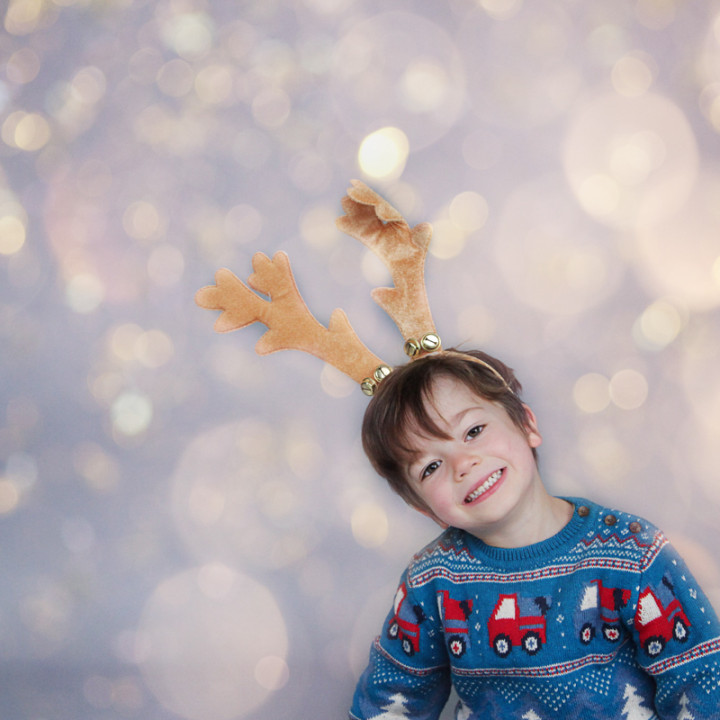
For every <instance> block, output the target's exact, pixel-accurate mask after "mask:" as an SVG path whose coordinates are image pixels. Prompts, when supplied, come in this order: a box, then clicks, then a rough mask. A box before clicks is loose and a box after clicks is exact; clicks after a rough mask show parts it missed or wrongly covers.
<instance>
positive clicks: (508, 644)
mask: <svg viewBox="0 0 720 720" xmlns="http://www.w3.org/2000/svg"><path fill="white" fill-rule="evenodd" d="M550 603H551V599H550V598H549V597H547V596H545V597H543V596H540V597H535V598H527V597H523V596H520V595H518V594H517V593H515V594H512V595H500V597H499V598H498V601H497V604H496V605H495V609H494V610H493V612H492V615H491V616H490V620H488V633H489V635H490V646H491V647H492V648H493V650H495V652H496V653H497V654H498V655H499V656H500V657H507V656H508V655H509V654H510V651H511V650H512V648H513V647H517V646H519V647H522V649H523V650H524V651H525V652H526V653H527V654H528V655H535V653H537V652H538V651H539V650H540V648H541V647H542V646H543V644H544V643H545V642H546V641H547V637H546V632H545V630H546V621H545V615H546V614H547V611H548V610H549V609H550Z"/></svg>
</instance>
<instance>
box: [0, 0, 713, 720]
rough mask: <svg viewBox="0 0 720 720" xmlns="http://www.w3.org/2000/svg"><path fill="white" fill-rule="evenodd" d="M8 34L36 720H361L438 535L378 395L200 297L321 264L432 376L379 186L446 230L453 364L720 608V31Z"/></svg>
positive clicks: (10, 352) (16, 535) (554, 463)
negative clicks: (223, 331) (365, 230)
mask: <svg viewBox="0 0 720 720" xmlns="http://www.w3.org/2000/svg"><path fill="white" fill-rule="evenodd" d="M4 7H5V9H4V10H2V22H3V27H2V30H1V31H0V348H1V350H0V363H1V365H0V368H1V373H2V375H1V377H0V386H1V387H0V577H2V582H1V583H0V716H2V717H3V718H29V719H31V720H50V719H52V720H64V719H68V720H70V719H72V720H82V719H84V718H88V719H92V720H110V719H113V720H114V719H115V718H142V720H170V719H174V718H185V719H187V720H227V719H230V718H247V719H248V720H259V719H260V718H263V719H266V718H289V719H297V720H305V719H306V718H331V717H344V716H345V713H346V711H347V707H348V706H349V703H350V698H351V695H352V692H353V689H354V684H355V681H356V678H357V676H358V674H359V673H360V672H361V670H362V668H363V667H364V663H365V660H366V657H367V652H368V648H369V644H370V642H371V640H372V638H373V637H374V635H375V634H376V633H377V632H378V631H379V628H380V623H381V621H382V619H383V617H384V615H385V613H386V611H387V610H388V609H389V607H390V603H391V601H392V597H393V593H394V590H395V584H396V582H397V579H398V577H399V575H400V573H401V571H402V569H403V568H404V566H405V564H406V562H407V560H408V558H409V557H410V555H411V554H412V553H413V552H414V551H416V550H417V549H419V547H421V546H422V545H423V544H424V543H425V542H428V541H429V540H430V539H432V538H433V537H434V536H435V534H436V528H435V527H434V526H432V524H430V522H429V521H428V520H426V519H424V518H422V517H421V516H419V515H417V514H414V513H413V512H412V511H410V510H409V509H407V508H406V507H405V506H404V505H403V504H402V503H401V502H400V501H399V500H398V499H396V498H395V497H394V496H392V495H391V494H390V492H389V491H388V490H387V489H386V488H385V487H384V486H383V483H382V482H381V481H380V480H379V479H377V478H376V477H375V476H374V475H373V473H372V472H371V470H370V469H369V467H368V465H367V463H366V461H365V459H364V457H363V454H362V450H361V447H360V444H359V437H358V435H359V433H358V429H359V424H360V421H361V417H362V413H363V409H364V407H365V405H366V399H365V397H364V396H363V395H362V393H361V392H360V391H359V389H358V388H357V387H355V386H354V385H353V384H352V383H351V382H350V381H349V380H347V379H346V378H345V377H344V376H341V375H339V374H338V373H337V372H336V371H333V370H332V369H331V368H327V367H323V364H322V363H321V362H319V361H318V360H316V359H315V358H312V357H309V356H304V355H301V354H299V353H276V354H274V355H271V356H268V357H263V358H259V357H258V356H256V355H255V353H254V351H253V346H254V343H255V342H256V341H257V339H258V338H259V337H260V336H261V334H262V332H263V329H262V328H261V327H259V326H257V325H256V326H253V327H250V328H247V329H245V330H242V331H238V332H237V333H233V334H229V335H217V334H215V333H214V332H213V330H212V325H213V322H214V320H215V315H216V313H213V312H208V311H206V310H201V309H199V308H197V307H196V306H195V305H194V302H193V296H194V294H195V292H196V290H197V289H198V288H200V287H202V286H204V285H208V284H210V283H212V280H213V275H214V272H215V270H216V269H217V268H219V267H222V266H226V267H229V268H231V269H232V270H233V271H234V272H236V273H237V274H238V275H239V276H240V277H242V278H247V277H248V275H249V274H250V273H251V271H252V267H251V257H252V255H253V253H254V252H255V251H257V250H262V251H264V252H266V253H268V254H272V253H274V252H275V251H277V250H285V251H287V252H288V253H289V255H290V256H291V259H292V262H293V266H294V269H295V274H296V278H297V281H298V284H299V286H300V288H301V291H302V293H303V295H304V296H305V298H306V299H307V301H308V304H309V305H310V307H311V308H312V309H313V311H314V312H315V314H316V315H317V316H318V318H319V319H321V321H323V322H327V318H328V316H329V314H330V312H331V311H332V310H333V308H335V307H337V306H342V307H343V308H344V309H345V310H346V311H347V313H348V315H349V317H350V320H351V322H352V323H353V324H354V326H355V327H356V329H357V330H358V332H359V334H360V335H361V337H363V338H364V339H365V341H366V343H367V344H368V345H370V347H371V348H372V349H373V350H375V352H377V353H378V354H379V355H381V356H382V357H383V358H385V359H386V360H387V361H388V362H390V363H397V362H402V361H403V354H402V341H401V339H400V338H399V337H398V335H397V333H396V330H395V329H394V328H393V327H392V325H391V323H390V321H389V320H388V319H387V318H386V317H384V316H383V314H382V312H381V311H380V309H379V308H378V307H377V306H375V305H374V303H373V302H372V301H371V299H370V290H371V289H372V288H373V287H376V286H378V285H383V284H386V283H387V282H388V278H387V275H386V272H385V270H384V268H383V267H382V266H381V265H380V263H379V262H378V261H377V260H376V259H375V258H374V257H372V256H369V257H368V255H367V253H366V251H365V249H364V248H363V247H362V246H361V245H360V244H359V243H357V242H356V241H355V240H353V239H351V238H349V237H346V236H344V235H342V234H341V233H340V232H339V231H338V230H336V228H335V224H334V222H335V218H336V217H337V216H339V215H340V214H341V209H340V198H341V197H342V196H343V194H344V193H345V190H346V188H347V187H348V184H349V180H350V179H351V178H360V179H362V180H364V181H365V182H366V183H368V184H369V185H371V186H372V187H373V188H375V189H376V190H377V191H378V192H380V193H381V194H383V195H384V196H385V197H387V198H388V199H389V200H390V201H391V202H392V203H393V204H394V205H395V206H396V207H397V208H398V209H399V210H400V211H401V212H402V213H403V214H404V215H405V216H406V217H407V218H408V221H409V222H410V223H411V224H416V223H418V222H421V221H430V222H431V223H432V224H433V226H434V228H435V234H434V239H433V244H432V246H431V254H430V256H429V259H428V263H427V286H428V293H429V295H430V299H431V303H432V307H433V312H434V316H435V320H436V323H437V326H438V328H439V329H440V331H441V334H442V337H443V341H444V343H445V345H446V346H448V345H461V346H465V347H474V346H480V347H482V348H484V349H486V350H487V351H489V352H491V353H494V354H496V355H498V356H500V357H501V358H503V359H505V360H506V361H507V362H508V363H509V364H510V365H512V366H513V367H514V368H515V369H516V371H517V372H518V374H519V376H520V378H521V379H522V381H523V383H524V385H525V390H526V393H525V397H526V399H527V401H528V402H529V403H530V404H531V405H532V407H533V408H534V410H535V412H536V415H537V416H538V418H539V422H540V428H541V430H542V432H543V435H544V441H545V442H544V444H543V447H542V448H541V470H542V474H543V476H544V478H545V480H546V482H547V484H548V485H549V486H550V488H551V489H552V491H553V492H555V493H558V494H566V495H568V494H569V495H573V494H574V495H583V496H588V497H591V498H593V499H596V500H599V501H602V502H604V503H607V504H609V505H612V506H615V507H619V508H621V509H627V510H632V511H634V512H637V513H639V514H641V515H644V516H646V517H648V518H650V519H651V520H653V521H654V522H656V523H657V524H658V525H660V526H661V527H662V528H663V529H664V530H665V531H666V532H667V534H668V535H669V536H670V537H671V539H672V540H673V541H674V543H675V544H676V545H677V546H678V548H679V549H680V551H681V552H682V553H683V554H684V556H685V557H686V559H687V561H688V563H689V564H690V566H691V568H692V570H693V571H694V572H695V574H696V575H697V577H698V578H699V580H700V582H701V584H702V585H703V586H704V587H705V589H706V591H707V592H708V594H709V595H710V596H711V598H712V599H713V601H714V604H715V606H716V607H720V560H718V550H719V549H720V523H718V509H719V508H720V469H719V468H720V416H719V413H718V409H719V408H720V370H719V369H718V361H719V360H720V312H719V310H718V305H720V148H719V147H718V133H719V132H720V3H719V2H717V1H716V0H703V2H693V1H691V0H602V2H584V1H583V2H581V1H579V0H556V1H550V0H532V1H530V0H526V1H525V2H523V1H522V0H447V1H445V0H443V1H442V2H441V1H439V0H437V1H433V2H420V1H412V0H399V1H397V2H392V3H388V2H382V1H381V0H362V2H361V1H360V0H254V1H251V0H156V1H151V0H9V3H7V4H4Z"/></svg>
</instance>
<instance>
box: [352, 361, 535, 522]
mask: <svg viewBox="0 0 720 720" xmlns="http://www.w3.org/2000/svg"><path fill="white" fill-rule="evenodd" d="M488 366H490V367H488ZM440 377H448V378H454V379H455V380H457V381H458V382H460V383H462V384H463V385H465V386H466V387H467V388H468V389H469V390H470V391H472V392H473V393H475V394H476V395H478V396H479V397H482V398H485V399H486V400H489V401H490V402H493V403H496V404H497V405H499V406H500V407H502V408H503V409H504V410H505V412H506V413H507V414H508V417H509V418H510V420H511V421H512V422H513V424H514V425H516V426H517V427H518V428H520V429H521V430H522V431H523V432H524V433H526V432H527V429H528V428H527V425H528V418H527V414H526V411H525V406H524V405H523V403H522V401H521V400H520V391H521V390H522V386H521V385H520V383H519V381H518V379H517V378H516V377H515V373H514V372H513V370H512V369H511V368H509V367H508V366H507V365H505V364H504V363H503V362H501V361H500V360H498V359H497V358H494V357H492V356H490V355H488V354H486V353H484V352H481V351H480V350H467V351H462V352H461V351H457V350H447V351H442V352H439V353H435V354H430V355H426V356H424V357H422V358H419V359H417V360H414V361H412V362H409V363H407V364H406V365H403V366H401V367H399V368H396V369H395V370H393V372H392V373H390V375H389V376H388V377H387V378H385V380H383V381H382V382H381V383H380V386H379V388H378V390H377V392H376V393H375V395H374V396H373V398H372V400H371V401H370V404H369V405H368V407H367V410H366V411H365V417H364V419H363V426H362V442H363V448H364V450H365V454H366V455H367V456H368V458H369V460H370V462H371V464H372V466H373V468H375V471H376V472H377V473H378V474H379V475H380V476H381V477H384V478H385V479H386V480H387V481H388V483H389V485H390V487H391V488H392V489H393V490H394V491H395V492H396V493H397V494H398V495H400V497H401V498H403V500H405V502H407V503H409V504H410V505H412V506H413V507H416V508H418V509H420V510H429V508H428V507H427V506H426V505H425V503H424V502H423V501H422V500H421V499H420V498H419V497H418V496H417V494H416V493H415V491H414V489H413V488H412V486H411V485H410V483H409V482H408V478H407V474H406V470H407V465H408V462H409V461H410V459H411V458H412V456H413V454H414V453H415V451H416V446H415V445H414V444H413V441H412V440H413V436H414V435H415V434H416V431H417V430H420V432H423V433H427V434H428V435H430V436H432V437H441V438H445V437H447V435H446V433H445V432H444V431H443V430H441V429H440V428H439V427H438V426H437V424H436V423H435V422H434V421H433V420H432V418H431V416H430V413H429V412H428V405H429V404H430V400H431V396H432V389H433V383H434V382H435V380H436V379H437V378H440ZM533 454H534V455H535V448H533Z"/></svg>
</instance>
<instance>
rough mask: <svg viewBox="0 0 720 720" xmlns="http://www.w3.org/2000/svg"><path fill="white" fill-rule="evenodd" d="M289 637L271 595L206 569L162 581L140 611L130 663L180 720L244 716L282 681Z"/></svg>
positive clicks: (224, 571) (230, 573) (250, 582)
mask: <svg viewBox="0 0 720 720" xmlns="http://www.w3.org/2000/svg"><path fill="white" fill-rule="evenodd" d="M287 650H288V637H287V630H286V625H285V620H284V618H283V615H282V612H281V611H280V608H279V607H278V604H277V602H276V600H275V598H274V596H273V595H272V593H271V592H270V591H269V590H268V589H267V588H266V587H265V586H263V585H261V584H260V583H258V582H257V581H256V580H254V579H252V578H251V577H249V576H247V575H245V574H242V573H239V572H236V571H234V570H232V569H230V568H228V567H227V566H225V565H222V564H219V563H213V564H210V565H206V566H203V567H200V568H194V569H191V570H186V571H185V572H182V573H180V574H178V575H175V576H174V577H171V578H169V579H167V580H164V581H162V582H161V583H160V584H159V585H158V586H157V588H156V589H155V591H154V592H153V594H152V595H151V597H150V598H149V600H148V601H147V603H146V605H145V608H144V610H143V614H142V617H141V619H140V623H139V626H138V630H137V640H136V650H135V653H136V657H137V661H138V664H139V666H140V668H141V670H142V673H143V676H144V678H145V681H146V682H147V684H148V686H149V687H150V689H151V690H152V692H153V693H154V694H155V695H156V697H157V698H158V700H160V702H162V704H163V705H164V706H165V707H167V708H168V709H169V710H171V711H172V712H174V713H177V715H179V716H180V717H182V718H187V720H230V718H239V717H244V716H245V715H248V714H250V713H251V712H253V711H254V710H256V709H257V708H258V707H260V706H262V705H263V703H265V702H266V700H267V699H268V697H269V696H270V695H271V694H272V692H273V691H274V690H279V689H280V688H281V687H282V686H283V685H284V684H285V682H287V679H288V671H287V664H286V661H285V659H286V656H287Z"/></svg>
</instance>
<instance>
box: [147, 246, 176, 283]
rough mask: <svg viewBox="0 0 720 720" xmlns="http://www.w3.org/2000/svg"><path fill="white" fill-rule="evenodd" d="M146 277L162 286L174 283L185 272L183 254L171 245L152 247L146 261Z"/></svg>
mask: <svg viewBox="0 0 720 720" xmlns="http://www.w3.org/2000/svg"><path fill="white" fill-rule="evenodd" d="M147 271H148V277H149V278H150V279H151V280H152V281H153V282H154V283H155V284H156V285H160V286H162V287H172V286H173V285H176V284H177V283H178V282H179V281H180V279H181V278H182V276H183V273H184V272H185V256H184V255H183V254H182V252H181V251H180V250H178V249H177V248H176V247H173V246H172V245H160V246H159V247H156V248H153V251H152V252H151V253H150V256H149V257H148V262H147Z"/></svg>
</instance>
